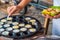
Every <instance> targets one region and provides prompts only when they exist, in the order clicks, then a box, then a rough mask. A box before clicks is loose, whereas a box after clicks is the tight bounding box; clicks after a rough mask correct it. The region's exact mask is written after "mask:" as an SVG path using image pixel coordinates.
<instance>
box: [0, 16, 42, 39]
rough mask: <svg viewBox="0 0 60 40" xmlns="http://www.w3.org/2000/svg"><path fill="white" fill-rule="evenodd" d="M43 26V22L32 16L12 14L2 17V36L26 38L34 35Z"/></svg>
mask: <svg viewBox="0 0 60 40" xmlns="http://www.w3.org/2000/svg"><path fill="white" fill-rule="evenodd" d="M42 29H43V28H42V26H41V23H40V22H39V21H38V20H37V19H35V18H33V17H30V16H19V15H15V16H10V17H9V18H7V17H4V18H1V19H0V36H5V37H9V38H25V37H29V36H32V35H34V34H35V33H37V32H38V31H41V30H42Z"/></svg>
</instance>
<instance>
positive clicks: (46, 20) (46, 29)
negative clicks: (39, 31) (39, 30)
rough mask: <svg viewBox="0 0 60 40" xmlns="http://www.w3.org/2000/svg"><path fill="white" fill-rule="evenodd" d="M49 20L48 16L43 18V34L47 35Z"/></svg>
mask: <svg viewBox="0 0 60 40" xmlns="http://www.w3.org/2000/svg"><path fill="white" fill-rule="evenodd" d="M49 22H50V19H49V18H45V22H44V28H45V30H44V35H47V32H48V27H49Z"/></svg>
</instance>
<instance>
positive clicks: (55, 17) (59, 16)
mask: <svg viewBox="0 0 60 40" xmlns="http://www.w3.org/2000/svg"><path fill="white" fill-rule="evenodd" d="M42 16H44V17H45V18H50V19H52V18H54V19H57V18H60V14H58V15H56V16H54V17H51V16H49V15H44V14H42Z"/></svg>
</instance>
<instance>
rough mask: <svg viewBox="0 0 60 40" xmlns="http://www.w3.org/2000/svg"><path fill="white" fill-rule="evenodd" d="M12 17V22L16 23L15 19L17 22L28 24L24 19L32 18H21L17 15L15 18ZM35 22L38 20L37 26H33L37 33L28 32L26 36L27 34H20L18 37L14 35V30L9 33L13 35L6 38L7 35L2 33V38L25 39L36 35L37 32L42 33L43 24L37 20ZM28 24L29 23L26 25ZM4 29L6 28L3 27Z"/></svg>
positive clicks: (0, 34)
mask: <svg viewBox="0 0 60 40" xmlns="http://www.w3.org/2000/svg"><path fill="white" fill-rule="evenodd" d="M11 17H12V18H13V20H12V21H14V19H15V21H16V22H20V23H22V22H23V23H26V21H25V19H24V18H26V17H30V16H19V15H15V16H11ZM5 18H7V17H4V18H1V19H0V20H2V19H5ZM30 18H31V19H35V18H33V17H30ZM35 20H36V22H37V26H33V25H32V27H33V28H34V27H35V29H36V32H33V33H32V32H30V33H27V32H28V30H27V31H26V34H25V33H24V32H19V33H17V35H16V34H14V35H13V32H12V31H13V30H12V31H10V32H9V33H11V34H9V35H7V36H5V35H2V33H0V36H4V37H9V38H25V37H30V36H32V35H34V34H36V33H37V32H39V31H41V30H42V29H43V27H42V25H41V23H40V22H39V21H38V20H37V19H35ZM26 24H27V23H26ZM28 24H30V23H28ZM10 26H11V25H10ZM2 28H4V27H2ZM20 33H21V34H20Z"/></svg>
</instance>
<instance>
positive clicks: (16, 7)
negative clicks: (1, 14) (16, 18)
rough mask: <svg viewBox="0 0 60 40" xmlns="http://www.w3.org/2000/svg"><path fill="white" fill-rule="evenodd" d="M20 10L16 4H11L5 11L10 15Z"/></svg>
mask: <svg viewBox="0 0 60 40" xmlns="http://www.w3.org/2000/svg"><path fill="white" fill-rule="evenodd" d="M20 10H21V8H20V7H18V6H11V7H8V8H7V12H8V13H9V16H11V15H12V14H14V13H17V12H19V11H20Z"/></svg>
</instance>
